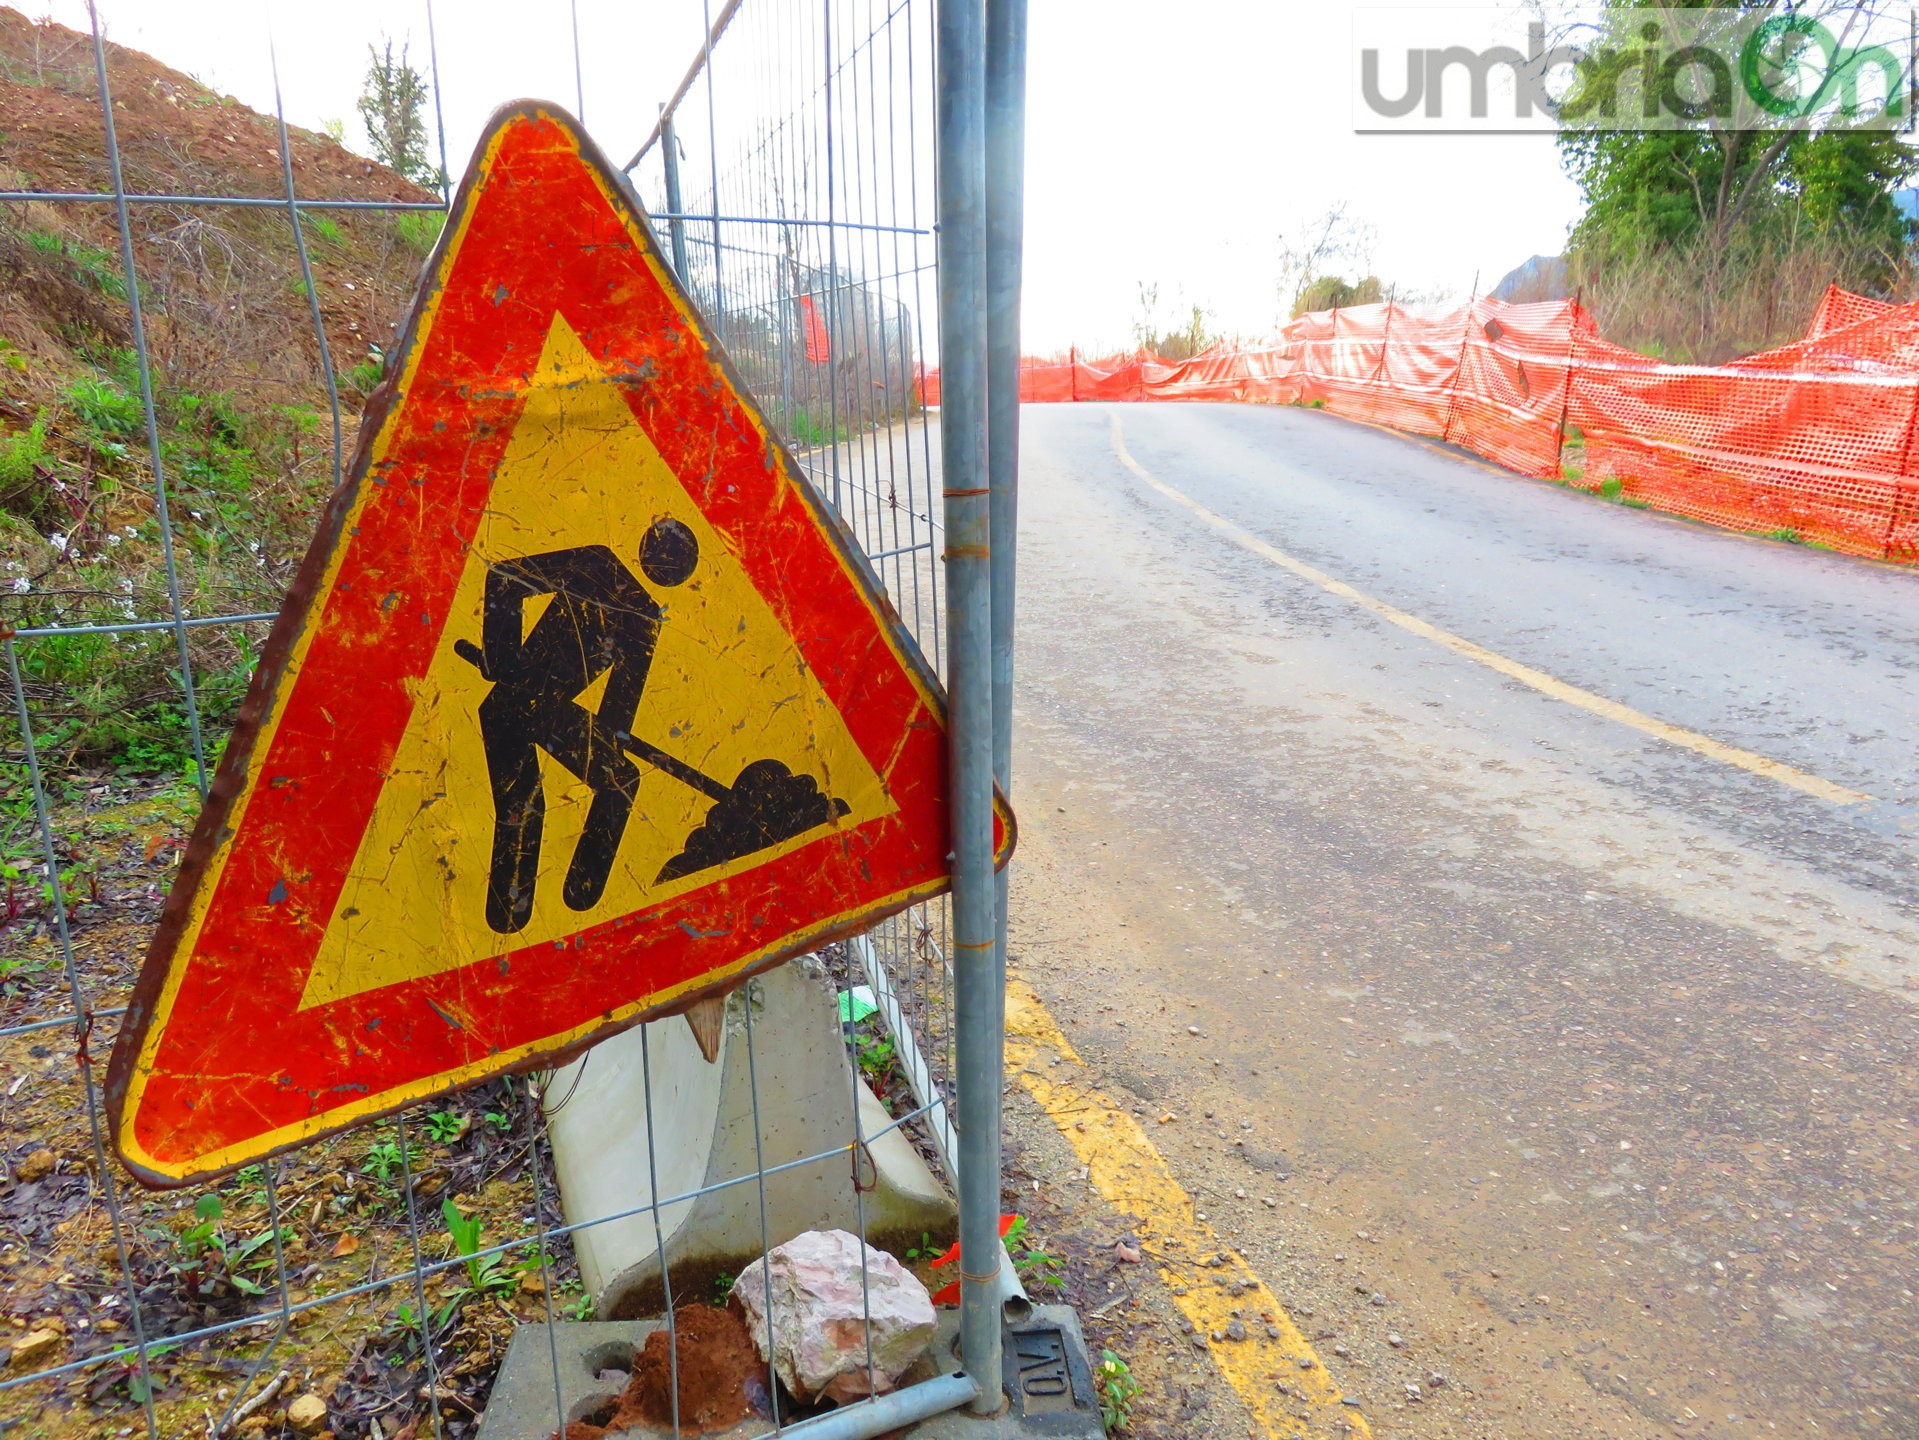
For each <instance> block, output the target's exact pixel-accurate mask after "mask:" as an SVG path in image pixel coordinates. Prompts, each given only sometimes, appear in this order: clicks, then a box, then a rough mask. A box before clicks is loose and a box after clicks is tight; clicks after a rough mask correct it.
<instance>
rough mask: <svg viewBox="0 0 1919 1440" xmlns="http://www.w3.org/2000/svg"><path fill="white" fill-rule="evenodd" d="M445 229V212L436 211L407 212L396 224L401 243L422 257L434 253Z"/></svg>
mask: <svg viewBox="0 0 1919 1440" xmlns="http://www.w3.org/2000/svg"><path fill="white" fill-rule="evenodd" d="M445 227H446V214H445V212H444V211H436V210H406V211H403V212H401V215H400V218H399V219H398V220H396V221H395V222H394V228H395V229H396V230H398V231H399V234H400V241H401V243H402V244H404V245H405V246H406V247H407V248H408V249H409V250H412V251H414V252H415V253H416V254H418V255H420V256H422V257H425V256H427V255H430V254H432V253H433V247H434V245H435V244H436V243H438V241H439V238H440V231H441V230H442V229H444V228H445Z"/></svg>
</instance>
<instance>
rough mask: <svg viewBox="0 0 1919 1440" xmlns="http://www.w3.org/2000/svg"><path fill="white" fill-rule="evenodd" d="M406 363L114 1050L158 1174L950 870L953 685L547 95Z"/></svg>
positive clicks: (530, 1059)
mask: <svg viewBox="0 0 1919 1440" xmlns="http://www.w3.org/2000/svg"><path fill="white" fill-rule="evenodd" d="M389 375H390V377H391V380H390V384H389V385H388V386H387V387H386V388H385V389H384V390H383V391H382V392H380V393H379V394H378V395H376V397H375V399H374V402H373V404H372V405H371V406H370V408H369V410H368V414H367V417H366V419H365V421H364V422H363V425H362V433H361V441H360V448H359V452H358V455H357V456H356V458H355V461H354V465H353V469H352V473H351V474H350V475H349V477H348V479H347V482H346V484H345V485H344V486H343V487H342V489H341V491H340V492H339V494H337V495H336V496H335V497H334V499H333V502H332V504H331V505H330V507H329V508H328V510H327V513H326V516H325V518H324V520H323V522H322V524H321V528H320V533H319V535H318V536H317V537H316V538H315V540H314V542H313V547H312V549H311V550H310V551H309V552H308V555H307V559H306V563H305V565H304V566H303V568H302V569H301V572H300V575H299V578H298V579H297V580H296V581H295V583H294V586H293V589H292V591H291V593H290V594H289V595H288V598H287V606H286V609H285V610H284V611H283V612H282V614H281V616H280V618H279V621H278V622H277V624H276V625H275V626H274V630H273V635H272V638H271V640H270V641H269V642H268V645H267V649H266V653H265V657H264V658H263V659H262V661H261V663H260V667H259V672H258V674H257V675H256V676H255V678H254V683H253V689H252V691H251V693H250V694H249V695H248V697H247V701H246V704H245V706H244V707H243V709H242V711H241V716H240V720H239V723H238V725H237V726H236V727H235V730H234V733H233V737H232V739H231V741H230V742H229V744H228V747H227V752H226V757H225V760H224V762H223V764H222V765H221V768H220V774H219V777H218V779H217V781H216V782H215V784H214V787H213V794H212V796H211V798H210V799H209V801H208V804H207V808H206V811H205V813H204V814H203V815H202V817H201V820H200V823H199V826H198V828H197V830H196V831H195V832H194V836H193V839H192V842H191V844H190V845H189V847H188V850H187V857H186V862H185V865H184V867H183V870H182V873H181V876H180V878H179V881H178V882H177V883H176V884H175V886H174V889H173V892H172V894H171V895H170V896H169V898H168V901H167V907H166V912H165V914H164V916H163V917H162V920H161V924H160V929H159V932H158V934H157V935H156V937H155V939H154V943H153V947H152V949H151V951H150V953H149V954H148V957H147V961H146V966H145V969H144V970H143V972H142V974H141V977H140V983H139V986H138V988H137V990H136V992H135V995H134V999H133V1002H132V1004H131V1006H130V1007H129V1009H128V1012H127V1017H126V1023H125V1027H124V1029H123V1030H122V1032H121V1035H120V1039H119V1042H118V1044H117V1045H116V1046H115V1048H114V1052H113V1060H112V1064H111V1066H110V1068H109V1072H108V1098H109V1103H110V1105H111V1109H112V1120H113V1130H114V1137H115V1141H116V1143H117V1145H118V1147H119V1150H120V1154H121V1155H122V1157H123V1158H124V1159H125V1160H126V1162H127V1164H128V1165H129V1166H130V1167H131V1168H132V1170H133V1171H134V1173H135V1174H136V1175H138V1176H139V1177H140V1178H141V1179H142V1180H144V1181H146V1182H147V1183H149V1184H156V1185H173V1184H180V1183H184V1182H186V1181H188V1180H192V1179H195V1178H199V1177H202V1176H206V1175H209V1174H212V1173H215V1172H219V1171H224V1170H229V1169H232V1168H234V1167H235V1166H239V1165H243V1164H246V1163H249V1162H251V1161H253V1160H257V1159H259V1158H260V1157H261V1156H263V1155H267V1154H270V1153H272V1152H274V1151H277V1150H281V1149H285V1148H287V1147H289V1146H293V1145H297V1144H300V1143H303V1142H305V1141H307V1140H311V1139H313V1138H315V1137H316V1136H319V1135H323V1134H326V1133H329V1132H331V1131H335V1130H338V1129H340V1128H341V1127H343V1126H346V1125H350V1124H352V1123H354V1122H356V1121H359V1120H363V1119H365V1118H367V1117H369V1116H373V1115H378V1114H381V1113H384V1112H387V1111H391V1110H394V1109H397V1108H399V1107H401V1106H404V1105H407V1104H409V1103H411V1102H413V1101H416V1100H420V1099H423V1098H425V1097H427V1096H430V1095H434V1094H438V1093H442V1092H444V1091H447V1090H450V1089H454V1088H456V1087H459V1086H462V1085H466V1084H470V1083H472V1082H474V1081H476V1080H479V1079H482V1078H484V1077H486V1076H489V1075H494V1074H498V1073H500V1072H502V1071H507V1070H512V1069H523V1068H528V1067H531V1066H535V1065H550V1064H553V1063H556V1062H557V1061H558V1060H559V1059H561V1058H563V1057H564V1056H566V1055H567V1054H569V1053H571V1052H574V1051H577V1050H579V1049H581V1048H583V1047H584V1046H586V1045H588V1044H590V1043H591V1042H592V1041H594V1040H596V1039H599V1038H601V1037H603V1036H605V1035H607V1034H609V1033H611V1032H612V1031H615V1030H619V1029H622V1028H625V1027H626V1026H629V1025H632V1024H634V1023H636V1022H638V1021H640V1020H643V1019H647V1018H649V1017H652V1016H657V1015H661V1014H671V1013H673V1012H674V1011H677V1010H681V1009H684V1008H685V1007H687V1006H688V1005H689V1004H690V1003H692V1002H695V1001H698V1000H700V999H702V997H705V996H709V995H713V994H717V993H719V992H722V991H723V990H725V989H726V988H729V987H730V986H732V985H734V984H737V983H738V982H739V980H740V979H741V978H743V977H744V976H746V975H748V974H751V973H753V972H754V971H757V970H763V969H765V968H767V967H769V966H771V965H774V964H777V963H779V962H780V961H782V960H784V959H786V958H788V957H790V956H793V955H795V954H798V953H800V952H802V951H804V950H808V949H811V948H814V947H815V946H817V945H819V944H821V943H822V942H824V941H826V940H828V939H831V938H833V937H834V936H838V935H844V934H847V933H850V932H852V931H855V930H858V929H860V928H863V927H865V926H867V925H870V924H871V923H873V922H874V921H875V920H877V919H879V918H880V917H882V916H884V915H887V914H890V913H892V912H894V911H897V910H899V909H902V908H904V907H905V906H907V905H909V904H911V903H913V902H914V901H917V900H922V899H925V898H926V897H928V896H931V895H934V894H937V893H939V892H940V891H942V890H944V889H945V888H946V886H947V883H948V860H947V855H948V848H949V840H948V809H947V785H946V774H947V765H946V735H945V711H944V702H943V699H942V696H941V694H940V690H939V685H938V682H937V680H936V679H935V678H934V676H933V674H932V673H931V671H930V670H929V669H928V668H927V666H926V663H925V661H924V659H923V658H922V657H921V655H920V653H919V651H918V650H917V648H916V647H915V646H914V644H913V641H912V640H911V638H910V637H909V636H908V635H907V633H906V631H905V629H904V627H903V626H902V624H901V623H900V620H899V617H898V615H897V614H896V613H895V612H894V611H893V609H892V607H891V606H890V605H888V603H887V602H886V600H885V598H884V596H883V595H882V594H881V593H880V591H879V588H878V586H877V584H876V583H875V582H874V580H873V578H872V576H871V574H870V572H869V570H868V569H867V567H866V564H865V562H864V560H863V559H862V558H861V557H860V556H859V553H858V551H857V548H856V547H855V545H854V543H853V541H852V540H851V538H850V536H849V535H848V534H847V533H846V532H845V530H844V527H843V526H842V525H841V524H840V523H839V521H838V520H837V519H836V518H835V517H834V516H833V515H832V513H831V512H830V511H829V510H828V509H827V508H826V507H825V505H824V504H823V503H822V502H821V501H820V499H819V497H818V496H817V495H815V494H814V492H813V491H812V489H811V488H810V487H809V486H808V484H807V482H806V481H805V480H804V478H803V477H802V476H801V475H800V473H799V470H798V468H797V467H796V465H795V464H794V462H793V461H792V459H791V458H790V457H789V456H788V455H787V454H786V453H785V451H784V450H783V449H782V448H781V447H780V445H779V444H778V443H777V442H776V441H775V440H774V439H773V437H772V435H771V433H770V432H769V430H768V428H767V425H766V422H765V421H764V419H762V418H761V416H760V415H759V413H758V411H757V410H756V409H755V408H754V406H753V404H752V402H751V401H750V400H748V399H747V398H746V396H745V394H744V392H743V391H742V389H741V387H740V386H739V384H738V383H737V381H736V380H735V378H734V376H733V374H732V373H731V371H730V370H729V368H728V366H727V365H726V363H725V361H724V359H723V357H722V356H721V355H720V354H719V352H718V349H717V347H716V345H715V344H714V342H713V340H712V339H711V337H710V335H709V333H708V331H707V329H706V326H705V325H704V323H703V322H702V321H701V319H700V317H699V316H698V315H697V314H696V313H695V311H694V309H693V307H692V305H691V304H690V303H689V302H688V300H687V299H686V297H685V295H684V294H683V293H682V292H681V290H680V287H679V285H678V283H677V282H676V281H675V280H674V278H673V276H672V274H671V272H670V271H669V270H668V269H667V267H666V265H665V263H664V261H663V260H662V258H661V255H660V252H659V249H658V247H657V246H656V245H655V243H654V241H653V238H652V236H651V234H650V233H649V231H648V229H647V227H646V224H645V222H644V221H643V219H642V218H641V214H640V210H639V206H638V202H637V201H636V200H635V199H634V197H633V196H632V194H631V192H630V191H629V190H628V189H627V187H626V184H625V181H624V179H623V177H621V176H620V175H619V174H618V173H617V172H616V171H614V170H613V169H612V168H611V167H610V166H609V165H608V164H607V162H606V160H605V158H604V157H603V156H602V155H601V154H600V153H599V151H598V150H597V149H595V148H594V146H593V145H592V144H591V142H590V141H588V140H587V139H586V138H585V137H584V136H583V135H582V134H581V132H580V130H579V129H578V127H577V126H576V124H575V123H574V122H573V121H572V120H571V119H570V118H569V117H567V116H566V115H564V114H562V113H561V112H559V111H558V110H555V109H552V108H550V107H547V106H543V105H535V104H526V105H521V106H518V107H516V108H513V109H510V110H506V111H503V112H501V113H500V114H499V115H498V116H496V117H495V118H494V120H493V122H492V124H491V125H490V126H489V128H488V131H487V134H486V136H485V138H484V140H483V141H482V144H481V147H480V151H479V154H478V155H477V157H476V158H475V160H474V162H473V166H472V169H471V170H470V171H469V172H468V174H467V177H466V180H465V182H464V183H463V184H462V185H461V187H460V192H459V194H458V196H457V197H456V198H455V200H454V203H453V207H452V211H451V213H450V214H449V216H448V219H447V224H446V228H445V230H444V232H443V234H442V236H441V240H440V243H439V247H438V249H437V250H436V251H435V253H434V256H433V259H432V260H431V262H430V263H429V264H428V266H427V271H426V277H425V279H424V281H423V282H422V288H421V294H420V299H419V301H418V303H417V305H416V307H415V309H414V312H413V315H412V318H411V320H410V322H409V324H408V326H407V329H406V332H405V337H404V339H403V341H402V343H401V346H400V348H399V350H398V352H397V354H396V355H395V357H394V358H393V360H392V362H391V368H390V369H389ZM996 841H997V846H998V849H999V852H1000V856H999V858H1000V859H1001V861H1002V862H1003V861H1004V859H1005V856H1006V854H1007V853H1008V852H1009V851H1010V848H1011V843H1012V824H1011V816H1010V814H1008V813H1007V812H1006V811H1005V810H1004V807H1003V806H1002V807H1001V809H1000V814H999V825H998V834H997V837H996Z"/></svg>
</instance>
